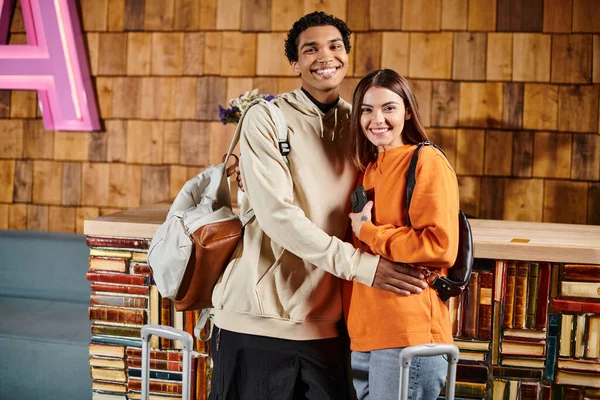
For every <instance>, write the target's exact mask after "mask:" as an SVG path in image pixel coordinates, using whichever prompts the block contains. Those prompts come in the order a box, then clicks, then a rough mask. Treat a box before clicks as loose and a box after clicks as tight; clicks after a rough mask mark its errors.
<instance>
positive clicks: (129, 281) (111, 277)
mask: <svg viewBox="0 0 600 400" xmlns="http://www.w3.org/2000/svg"><path fill="white" fill-rule="evenodd" d="M85 279H86V280H88V281H90V282H101V283H115V284H118V285H138V286H148V285H149V284H150V277H148V276H141V275H129V274H119V273H106V272H104V273H102V272H88V273H86V274H85Z"/></svg>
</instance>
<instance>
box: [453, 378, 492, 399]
mask: <svg viewBox="0 0 600 400" xmlns="http://www.w3.org/2000/svg"><path fill="white" fill-rule="evenodd" d="M454 392H455V395H456V397H469V398H479V399H480V398H482V397H485V395H486V393H485V392H486V385H485V384H484V383H471V382H456V385H455V389H454Z"/></svg>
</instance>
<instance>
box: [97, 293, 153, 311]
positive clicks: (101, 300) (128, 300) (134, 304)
mask: <svg viewBox="0 0 600 400" xmlns="http://www.w3.org/2000/svg"><path fill="white" fill-rule="evenodd" d="M90 304H92V305H97V306H113V307H130V308H146V307H147V306H148V299H147V298H146V297H132V296H114V295H100V294H93V295H91V296H90Z"/></svg>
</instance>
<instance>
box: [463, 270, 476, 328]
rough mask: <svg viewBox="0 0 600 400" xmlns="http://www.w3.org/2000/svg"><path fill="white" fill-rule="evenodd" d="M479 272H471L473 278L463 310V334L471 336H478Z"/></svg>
mask: <svg viewBox="0 0 600 400" xmlns="http://www.w3.org/2000/svg"><path fill="white" fill-rule="evenodd" d="M478 286H479V273H478V272H473V273H472V274H471V280H470V281H469V286H468V287H467V294H466V296H465V302H464V304H463V306H464V312H463V329H462V336H463V337H469V338H476V337H477V307H478V301H477V297H478V295H479V290H478V289H479V288H478Z"/></svg>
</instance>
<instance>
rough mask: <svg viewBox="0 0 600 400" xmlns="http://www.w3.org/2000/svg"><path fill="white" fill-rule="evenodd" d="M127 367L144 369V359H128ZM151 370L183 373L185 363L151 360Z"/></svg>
mask: <svg viewBox="0 0 600 400" xmlns="http://www.w3.org/2000/svg"><path fill="white" fill-rule="evenodd" d="M127 367H129V368H142V359H141V358H137V357H128V358H127ZM150 369H158V370H164V371H173V372H182V371H183V363H182V362H181V361H166V360H153V359H152V358H150Z"/></svg>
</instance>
